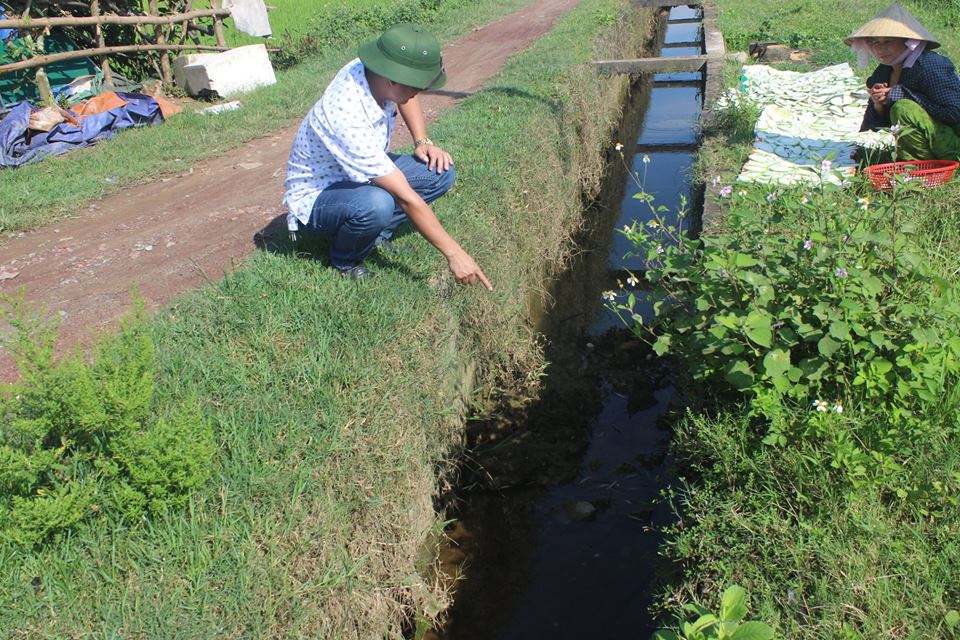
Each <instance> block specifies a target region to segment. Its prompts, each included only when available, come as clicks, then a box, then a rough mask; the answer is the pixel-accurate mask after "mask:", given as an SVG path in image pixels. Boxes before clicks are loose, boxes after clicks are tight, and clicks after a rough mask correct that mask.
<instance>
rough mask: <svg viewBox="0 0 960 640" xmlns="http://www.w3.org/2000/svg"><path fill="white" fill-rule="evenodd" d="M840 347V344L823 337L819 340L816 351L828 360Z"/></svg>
mask: <svg viewBox="0 0 960 640" xmlns="http://www.w3.org/2000/svg"><path fill="white" fill-rule="evenodd" d="M840 346H841V345H840V343H839V342H837V341H836V340H834V339H833V338H831V337H830V336H823V337H822V338H820V342H818V343H817V351H819V352H820V355H822V356H823V357H824V358H830V357H832V356H833V354H834V353H836V352H837V349H839V348H840Z"/></svg>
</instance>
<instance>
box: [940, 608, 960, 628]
mask: <svg viewBox="0 0 960 640" xmlns="http://www.w3.org/2000/svg"><path fill="white" fill-rule="evenodd" d="M943 621H944V622H945V623H947V626H948V627H950V628H951V629H956V628H957V626H958V625H960V613H958V612H957V610H956V609H950V611H947V615H945V616H943Z"/></svg>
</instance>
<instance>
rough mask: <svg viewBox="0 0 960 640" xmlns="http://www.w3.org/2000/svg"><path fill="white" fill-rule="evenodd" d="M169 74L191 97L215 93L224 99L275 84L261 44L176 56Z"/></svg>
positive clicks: (265, 52)
mask: <svg viewBox="0 0 960 640" xmlns="http://www.w3.org/2000/svg"><path fill="white" fill-rule="evenodd" d="M173 72H174V78H175V80H176V83H177V85H178V86H179V87H181V88H182V89H184V90H185V91H186V92H187V93H189V94H190V95H192V96H197V95H201V94H209V93H215V94H216V95H218V96H220V97H221V98H225V97H227V96H230V95H233V94H234V93H241V92H244V91H251V90H253V89H256V88H257V87H262V86H265V85H269V84H275V83H276V82H277V77H276V76H275V75H274V73H273V65H271V64H270V56H269V55H268V54H267V48H266V47H265V46H264V45H262V44H251V45H247V46H245V47H237V48H236V49H231V50H230V51H224V52H222V53H197V54H191V55H187V56H180V57H178V58H177V59H176V60H174V63H173Z"/></svg>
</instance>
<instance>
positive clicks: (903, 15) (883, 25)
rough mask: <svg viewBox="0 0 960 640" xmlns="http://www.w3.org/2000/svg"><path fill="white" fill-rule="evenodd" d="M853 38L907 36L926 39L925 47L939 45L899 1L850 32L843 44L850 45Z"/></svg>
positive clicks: (914, 38) (931, 47) (929, 47)
mask: <svg viewBox="0 0 960 640" xmlns="http://www.w3.org/2000/svg"><path fill="white" fill-rule="evenodd" d="M854 38H908V39H913V40H926V41H927V43H928V44H927V49H936V48H937V47H939V46H940V43H939V42H938V41H937V39H936V38H934V37H933V34H932V33H930V32H929V31H927V30H926V28H925V27H924V26H923V25H922V24H920V21H919V20H917V19H916V18H914V17H913V16H912V15H910V12H909V11H907V10H906V9H904V8H903V7H901V6H900V3H894V4H892V5H890V7H888V8H887V10H886V11H884V12H883V13H881V14H880V15H878V16H877V17H876V18H874V19H873V20H871V21H870V22H868V23H867V24H865V25H863V26H862V27H860V28H859V29H857V30H856V31H854V32H853V33H851V34H850V35H849V36H847V37H846V38H845V39H844V41H843V44H845V45H847V46H850V45H851V44H852V43H853V40H854Z"/></svg>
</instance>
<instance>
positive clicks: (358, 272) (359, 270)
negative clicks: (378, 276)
mask: <svg viewBox="0 0 960 640" xmlns="http://www.w3.org/2000/svg"><path fill="white" fill-rule="evenodd" d="M340 276H341V277H342V278H349V279H350V280H368V279H370V278H372V277H373V271H370V269H367V268H366V267H365V266H363V265H362V264H358V265H357V266H355V267H350V268H349V269H340Z"/></svg>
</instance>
